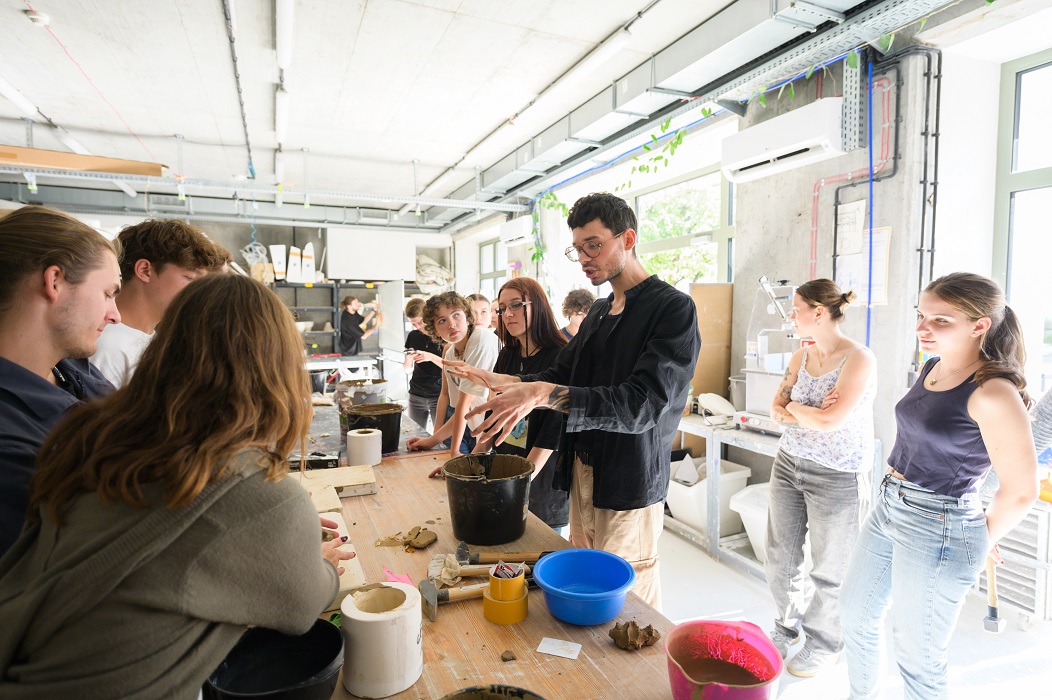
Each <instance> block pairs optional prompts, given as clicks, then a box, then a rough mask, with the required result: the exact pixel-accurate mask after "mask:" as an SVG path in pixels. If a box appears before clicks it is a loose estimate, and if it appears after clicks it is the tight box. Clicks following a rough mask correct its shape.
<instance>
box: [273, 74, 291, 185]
mask: <svg viewBox="0 0 1052 700" xmlns="http://www.w3.org/2000/svg"><path fill="white" fill-rule="evenodd" d="M288 131H289V93H288V91H287V90H285V88H280V87H279V88H278V89H277V92H275V93H274V136H275V137H276V138H277V141H278V143H285V136H286V135H287V134H288ZM279 182H280V180H279Z"/></svg>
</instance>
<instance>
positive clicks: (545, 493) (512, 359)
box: [493, 346, 570, 528]
mask: <svg viewBox="0 0 1052 700" xmlns="http://www.w3.org/2000/svg"><path fill="white" fill-rule="evenodd" d="M560 350H562V346H561V347H554V348H544V349H543V350H539V351H538V352H536V353H535V354H533V355H530V356H529V357H522V355H521V353H520V352H519V349H518V348H517V347H505V348H504V349H503V350H501V352H500V355H498V356H497V364H496V365H495V366H494V368H493V371H494V372H497V373H498V374H512V375H516V376H518V375H522V374H527V373H533V372H540V371H543V370H545V369H547V368H549V367H551V366H552V365H554V364H555V360H556V358H557V357H558V356H559V352H560ZM525 421H526V445H525V447H519V446H517V445H509V444H508V443H507V442H505V443H503V444H501V445H498V446H497V452H500V453H501V454H513V455H518V456H519V457H526V456H528V455H529V454H530V450H532V449H533V448H534V447H540V448H542V449H546V450H552V454H551V456H550V457H549V458H548V461H547V462H545V463H544V464H538V465H536V467H537V469H539V470H540V473H539V474H538V475H537V476H536V478H534V479H533V481H531V482H530V504H529V508H530V512H531V513H533V514H534V515H536V516H537V517H538V518H540V519H541V520H543V521H544V522H545V523H547V524H548V526H549V527H551V528H560V527H565V526H566V525H568V524H569V523H570V494H569V493H568V492H567V491H566V490H565V489H558V488H556V487H555V485H554V481H555V473H556V471H557V470H558V462H559V441H560V440H561V439H562V433H563V429H564V427H565V423H566V417H565V416H564V415H563V414H562V413H559V412H558V411H551V410H549V409H546V408H536V409H534V410H532V411H530V413H529V415H528V416H526V418H525Z"/></svg>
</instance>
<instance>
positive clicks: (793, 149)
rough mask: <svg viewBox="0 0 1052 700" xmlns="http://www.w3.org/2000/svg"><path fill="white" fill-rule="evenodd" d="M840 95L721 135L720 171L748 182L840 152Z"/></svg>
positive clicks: (727, 176) (737, 179)
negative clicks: (730, 133) (729, 133)
mask: <svg viewBox="0 0 1052 700" xmlns="http://www.w3.org/2000/svg"><path fill="white" fill-rule="evenodd" d="M843 102H844V98H842V97H825V98H822V99H820V100H817V101H815V102H812V103H811V104H809V105H805V106H804V107H800V108H798V109H794V110H793V111H791V112H786V113H785V114H781V115H779V116H777V117H774V118H772V119H768V120H767V121H765V122H761V123H759V124H757V125H756V126H750V127H749V128H747V129H744V130H742V131H739V132H738V133H737V134H733V135H731V136H728V137H726V138H725V139H723V154H722V158H721V163H722V168H723V174H724V176H725V177H726V178H727V179H728V180H730V181H731V182H749V181H750V180H758V179H759V178H761V177H767V176H768V175H774V174H775V173H783V172H785V171H787V170H792V169H793V168H799V167H801V166H804V165H809V164H811V163H817V162H819V161H822V160H826V159H828V158H835V157H836V156H839V155H843V154H844V150H843V148H842V142H841V121H842V116H841V113H842V112H841V110H842V107H843Z"/></svg>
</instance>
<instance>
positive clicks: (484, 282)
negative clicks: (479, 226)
mask: <svg viewBox="0 0 1052 700" xmlns="http://www.w3.org/2000/svg"><path fill="white" fill-rule="evenodd" d="M507 280H508V248H507V246H505V245H504V244H503V243H502V242H501V241H500V240H499V239H494V240H492V241H489V242H488V243H483V244H482V245H480V246H479V292H480V293H481V294H482V295H483V296H484V297H486V298H487V299H489V300H490V301H493V299H494V297H496V296H497V290H499V289H500V288H501V285H503V284H504V283H505V282H506V281H507Z"/></svg>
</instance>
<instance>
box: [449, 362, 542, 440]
mask: <svg viewBox="0 0 1052 700" xmlns="http://www.w3.org/2000/svg"><path fill="white" fill-rule="evenodd" d="M489 374H492V373H489ZM496 376H500V375H496ZM553 388H555V387H554V385H552V384H548V383H546V382H516V383H514V384H496V385H494V386H491V387H490V389H491V390H492V391H493V396H492V398H490V400H489V401H487V402H486V403H484V404H480V405H479V406H476V407H475V408H474V409H472V410H471V411H469V412H468V414H467V418H469V419H470V418H473V417H475V416H479V415H485V413H486V412H487V411H489V412H490V414H489V416H487V417H486V419H485V420H483V421H482V423H481V424H480V425H479V426H478V427H477V428H475V430H474V431H473V432H472V435H474V436H475V438H477V439H478V440H480V441H482V442H486V443H492V444H493V445H494V446H497V445H500V444H502V443H503V442H504V439H505V438H506V437H507V436H508V435H511V430H512V428H514V427H515V426H516V425H517V424H518V422H519V421H520V420H522V419H523V418H525V417H526V416H527V415H529V413H530V411H532V410H533V409H535V408H538V407H542V406H548V405H549V395H550V394H551V393H552V390H553Z"/></svg>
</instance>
